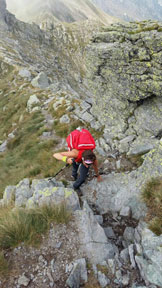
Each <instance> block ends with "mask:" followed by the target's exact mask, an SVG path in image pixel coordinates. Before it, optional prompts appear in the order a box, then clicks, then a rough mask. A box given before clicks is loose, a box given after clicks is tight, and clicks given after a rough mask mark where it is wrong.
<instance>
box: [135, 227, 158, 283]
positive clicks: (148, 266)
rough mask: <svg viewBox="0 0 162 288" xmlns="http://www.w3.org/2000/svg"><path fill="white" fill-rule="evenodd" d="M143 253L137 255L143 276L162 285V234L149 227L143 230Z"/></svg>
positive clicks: (148, 280) (146, 279)
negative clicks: (157, 233)
mask: <svg viewBox="0 0 162 288" xmlns="http://www.w3.org/2000/svg"><path fill="white" fill-rule="evenodd" d="M141 237H142V241H141V245H142V250H143V253H142V255H139V256H135V260H136V262H137V265H138V267H139V270H140V273H141V276H142V278H143V279H144V280H145V281H146V283H147V282H149V283H151V284H154V285H157V286H159V287H161V286H162V235H161V236H159V237H157V236H156V235H155V234H154V233H152V232H151V231H150V230H149V229H148V228H147V227H145V228H144V229H143V230H142V232H141Z"/></svg>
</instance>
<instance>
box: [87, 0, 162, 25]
mask: <svg viewBox="0 0 162 288" xmlns="http://www.w3.org/2000/svg"><path fill="white" fill-rule="evenodd" d="M92 2H93V3H94V4H95V5H96V6H98V7H100V8H101V9H102V10H103V11H105V12H106V13H108V14H109V15H112V16H115V17H118V18H119V19H123V20H124V21H136V20H137V21H142V20H149V19H152V20H158V21H161V19H162V7H161V6H160V3H162V2H160V3H159V1H158V0H135V1H130V0H124V1H123V0H111V1H104V0H92Z"/></svg>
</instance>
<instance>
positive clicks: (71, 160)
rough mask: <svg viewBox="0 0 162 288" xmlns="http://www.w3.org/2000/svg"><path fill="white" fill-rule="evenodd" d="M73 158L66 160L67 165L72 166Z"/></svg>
mask: <svg viewBox="0 0 162 288" xmlns="http://www.w3.org/2000/svg"><path fill="white" fill-rule="evenodd" d="M73 159H74V158H67V160H66V162H67V163H68V164H70V165H71V164H73V161H74V160H73Z"/></svg>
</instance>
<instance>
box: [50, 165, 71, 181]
mask: <svg viewBox="0 0 162 288" xmlns="http://www.w3.org/2000/svg"><path fill="white" fill-rule="evenodd" d="M68 166H70V165H69V164H68V163H66V165H65V166H63V167H62V168H61V169H60V170H59V171H58V172H57V173H56V174H55V175H53V176H51V177H49V178H48V181H51V180H52V179H53V178H55V177H56V176H57V175H58V174H60V172H62V171H63V170H64V169H65V168H66V167H68Z"/></svg>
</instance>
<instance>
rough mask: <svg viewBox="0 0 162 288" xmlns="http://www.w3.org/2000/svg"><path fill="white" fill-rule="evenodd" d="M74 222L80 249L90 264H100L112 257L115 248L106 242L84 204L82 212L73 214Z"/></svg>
mask: <svg viewBox="0 0 162 288" xmlns="http://www.w3.org/2000/svg"><path fill="white" fill-rule="evenodd" d="M75 221H76V225H77V228H78V231H79V232H78V233H79V239H80V245H81V249H82V250H83V252H84V253H86V255H87V257H88V259H89V261H90V262H91V263H92V264H99V263H100V264H101V263H102V262H103V261H104V260H107V259H108V258H113V257H114V255H115V253H116V249H115V247H114V246H113V245H112V244H111V243H110V242H109V241H108V239H107V237H106V235H105V233H104V230H103V228H102V227H101V226H100V225H99V224H98V222H97V220H96V219H95V217H94V215H93V212H92V211H91V209H90V208H89V206H88V205H87V203H86V202H85V203H84V208H83V210H82V211H76V212H75Z"/></svg>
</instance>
